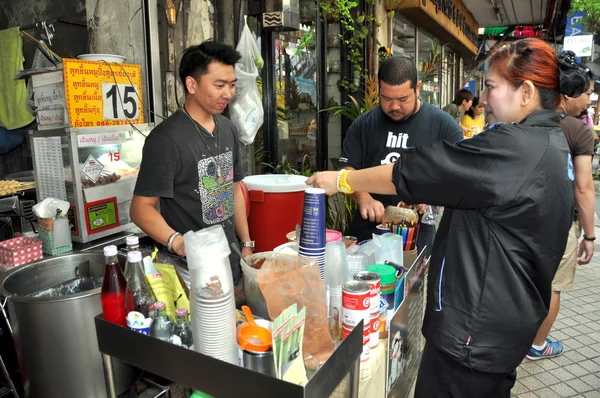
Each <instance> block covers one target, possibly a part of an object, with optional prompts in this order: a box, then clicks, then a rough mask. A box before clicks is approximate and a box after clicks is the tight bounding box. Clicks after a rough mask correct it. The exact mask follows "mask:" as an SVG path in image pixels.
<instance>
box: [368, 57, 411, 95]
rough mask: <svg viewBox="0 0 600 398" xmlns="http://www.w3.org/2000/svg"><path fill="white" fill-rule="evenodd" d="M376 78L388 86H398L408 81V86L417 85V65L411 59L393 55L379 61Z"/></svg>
mask: <svg viewBox="0 0 600 398" xmlns="http://www.w3.org/2000/svg"><path fill="white" fill-rule="evenodd" d="M377 78H378V79H379V83H381V82H384V83H386V84H389V85H390V86H399V85H401V84H404V83H406V82H407V81H410V88H415V87H416V86H417V67H416V66H415V62H414V61H413V60H412V59H410V58H408V57H403V56H401V55H395V56H393V57H389V58H386V59H384V60H383V61H381V63H380V64H379V73H378V74H377Z"/></svg>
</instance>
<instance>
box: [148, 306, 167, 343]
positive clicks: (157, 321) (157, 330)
mask: <svg viewBox="0 0 600 398" xmlns="http://www.w3.org/2000/svg"><path fill="white" fill-rule="evenodd" d="M166 308H167V306H166V305H165V303H163V302H162V301H157V302H156V303H154V311H155V312H154V320H153V321H152V326H150V335H151V336H152V337H156V338H157V339H160V340H163V341H169V340H170V338H171V334H172V333H173V322H172V321H171V318H169V316H168V315H167V313H166V311H165V310H166Z"/></svg>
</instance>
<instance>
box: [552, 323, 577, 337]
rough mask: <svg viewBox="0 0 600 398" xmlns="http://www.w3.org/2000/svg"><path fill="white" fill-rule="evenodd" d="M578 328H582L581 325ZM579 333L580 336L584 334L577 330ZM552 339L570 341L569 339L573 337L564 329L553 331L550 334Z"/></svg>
mask: <svg viewBox="0 0 600 398" xmlns="http://www.w3.org/2000/svg"><path fill="white" fill-rule="evenodd" d="M577 327H581V325H578V326H577ZM575 330H577V329H575ZM577 331H578V332H579V334H581V333H583V332H582V331H580V330H577ZM550 337H551V338H552V339H553V340H558V341H562V340H566V339H568V338H569V337H571V335H569V334H568V333H567V330H566V329H562V330H553V331H551V332H550Z"/></svg>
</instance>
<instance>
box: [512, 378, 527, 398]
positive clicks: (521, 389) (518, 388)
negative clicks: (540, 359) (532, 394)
mask: <svg viewBox="0 0 600 398" xmlns="http://www.w3.org/2000/svg"><path fill="white" fill-rule="evenodd" d="M528 391H529V388H527V387H525V386H524V385H523V383H521V382H520V381H517V382H516V383H515V386H514V387H513V388H512V390H511V392H512V393H513V394H519V397H520V396H521V395H520V394H523V393H526V392H528Z"/></svg>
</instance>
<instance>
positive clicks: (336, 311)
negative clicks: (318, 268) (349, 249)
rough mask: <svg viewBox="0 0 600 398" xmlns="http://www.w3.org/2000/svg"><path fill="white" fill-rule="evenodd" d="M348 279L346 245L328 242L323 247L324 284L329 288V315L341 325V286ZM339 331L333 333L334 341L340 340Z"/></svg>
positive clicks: (335, 322)
mask: <svg viewBox="0 0 600 398" xmlns="http://www.w3.org/2000/svg"><path fill="white" fill-rule="evenodd" d="M349 280H350V273H349V272H348V261H347V259H346V246H345V245H344V243H343V242H342V241H341V240H338V241H334V242H329V243H327V245H326V248H325V280H324V283H325V286H327V288H328V289H329V317H330V318H332V320H333V321H334V324H337V325H341V319H340V318H339V316H340V315H341V314H342V286H343V285H344V284H345V283H346V282H348V281H349ZM339 332H340V333H337V332H336V333H335V334H336V335H335V336H334V338H335V339H336V341H339V340H341V329H340V331H339Z"/></svg>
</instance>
